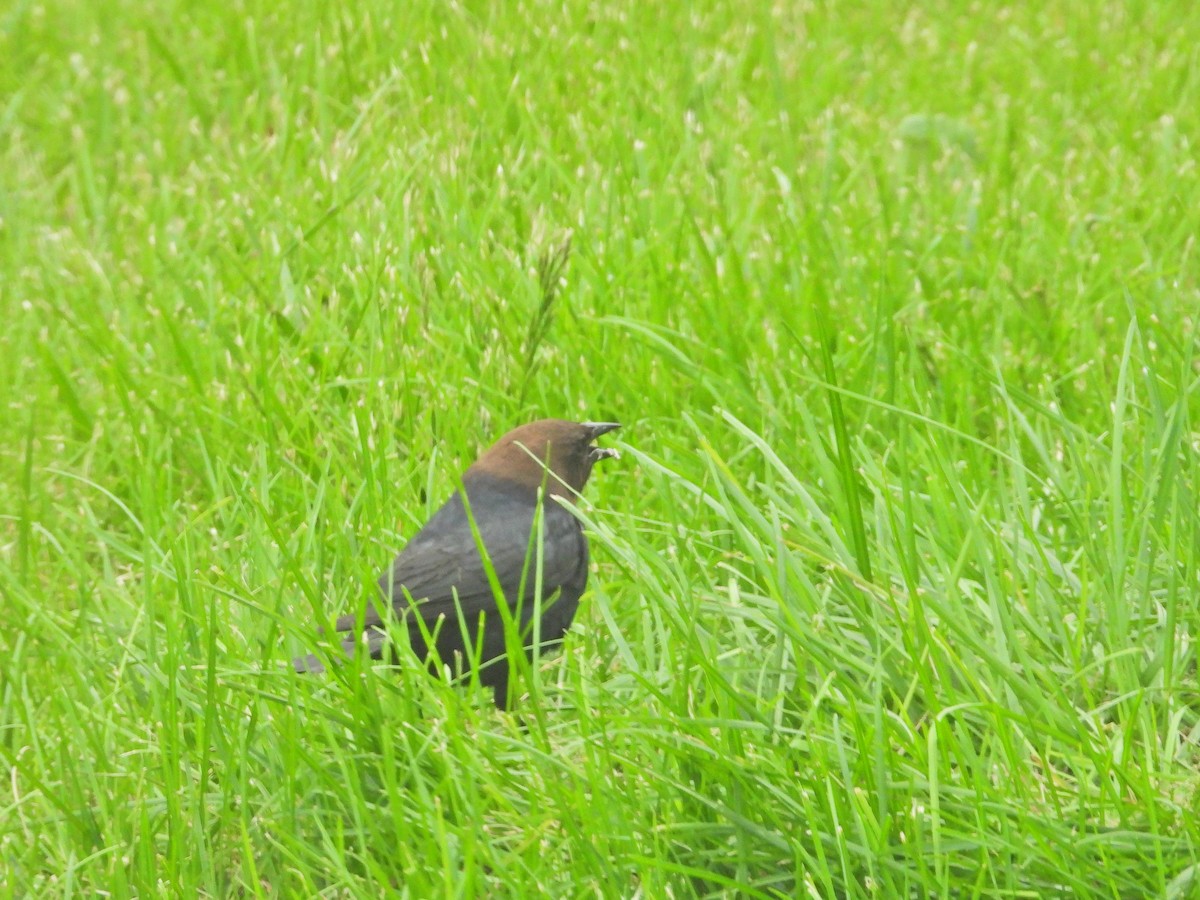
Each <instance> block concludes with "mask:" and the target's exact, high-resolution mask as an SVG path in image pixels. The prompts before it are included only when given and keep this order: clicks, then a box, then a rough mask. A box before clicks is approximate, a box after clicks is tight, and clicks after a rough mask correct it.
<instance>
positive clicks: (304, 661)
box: [292, 653, 325, 675]
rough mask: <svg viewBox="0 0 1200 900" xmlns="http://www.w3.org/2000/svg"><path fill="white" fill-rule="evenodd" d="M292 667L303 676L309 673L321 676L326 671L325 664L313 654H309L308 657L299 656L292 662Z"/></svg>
mask: <svg viewBox="0 0 1200 900" xmlns="http://www.w3.org/2000/svg"><path fill="white" fill-rule="evenodd" d="M292 665H293V666H294V667H295V669H296V671H297V672H298V673H300V674H301V675H303V674H305V673H307V672H311V673H312V674H314V675H320V674H321V673H322V672H324V671H325V664H324V663H323V662H321V660H319V659H317V657H316V656H314V655H313V654H311V653H310V654H308V656H297V657H296V658H295V659H293V660H292Z"/></svg>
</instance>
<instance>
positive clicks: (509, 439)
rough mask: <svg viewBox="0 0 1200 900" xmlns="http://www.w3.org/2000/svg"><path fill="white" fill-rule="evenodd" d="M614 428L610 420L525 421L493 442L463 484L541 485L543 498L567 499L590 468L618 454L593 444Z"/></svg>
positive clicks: (535, 486)
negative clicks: (482, 480)
mask: <svg viewBox="0 0 1200 900" xmlns="http://www.w3.org/2000/svg"><path fill="white" fill-rule="evenodd" d="M620 427H621V426H620V425H618V424H617V423H615V422H567V421H565V420H563V419H541V420H539V421H537V422H530V423H529V424H528V425H522V426H521V427H520V428H514V429H513V430H512V431H510V432H509V433H508V434H506V435H504V437H502V438H500V440H498V441H497V442H496V443H495V444H493V445H492V447H491V448H490V449H489V450H488V451H487V452H486V453H485V454H483V456H481V457H480V458H479V460H478V461H477V462H476V463H475V465H473V466H471V468H470V469H469V470H468V471H467V474H466V476H464V482H469V481H470V480H472V478H473V477H490V478H499V479H503V480H505V481H510V482H515V483H516V484H519V485H521V486H522V487H529V488H531V489H533V490H536V489H537V488H538V487H539V486H541V485H542V484H543V482H544V483H545V484H546V492H547V493H548V494H557V495H559V496H562V497H573V495H575V494H577V493H579V492H580V491H582V490H583V486H584V485H585V484H587V480H588V476H589V475H591V474H592V466H593V465H595V464H596V463H597V462H598V461H599V460H602V459H607V458H608V457H616V456H620V454H619V453H618V452H617V451H616V450H613V449H610V448H607V447H597V446H596V444H595V440H596V438H598V437H600V435H602V434H607V433H608V432H610V431H613V430H614V429H617V428H620ZM547 469H548V470H549V472H547Z"/></svg>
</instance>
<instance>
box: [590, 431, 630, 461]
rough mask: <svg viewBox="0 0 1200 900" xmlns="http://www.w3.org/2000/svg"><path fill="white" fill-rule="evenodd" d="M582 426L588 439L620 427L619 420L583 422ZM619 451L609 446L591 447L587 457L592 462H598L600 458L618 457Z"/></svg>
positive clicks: (593, 438) (592, 439)
mask: <svg viewBox="0 0 1200 900" xmlns="http://www.w3.org/2000/svg"><path fill="white" fill-rule="evenodd" d="M583 427H584V428H586V429H587V430H588V432H589V436H588V440H589V442H590V441H594V440H595V439H596V438H598V437H600V435H602V434H608V433H609V432H610V431H616V430H617V429H618V428H620V427H621V423H620V422H584V423H583ZM620 458H621V452H620V451H619V450H614V449H613V448H611V447H592V448H591V449H590V450H589V451H588V459H590V460H591V461H592V462H599V461H600V460H602V459H620Z"/></svg>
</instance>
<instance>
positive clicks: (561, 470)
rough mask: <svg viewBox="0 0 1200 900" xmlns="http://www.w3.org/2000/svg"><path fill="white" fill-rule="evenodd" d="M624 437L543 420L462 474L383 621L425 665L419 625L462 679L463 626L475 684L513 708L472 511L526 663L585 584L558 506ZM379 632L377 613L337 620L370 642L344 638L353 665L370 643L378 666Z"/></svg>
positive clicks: (316, 666)
mask: <svg viewBox="0 0 1200 900" xmlns="http://www.w3.org/2000/svg"><path fill="white" fill-rule="evenodd" d="M617 427H618V426H617V425H615V424H611V423H577V422H566V421H563V420H560V419H543V420H541V421H538V422H533V423H531V424H529V425H524V426H522V427H520V428H517V429H514V430H513V431H510V432H509V433H508V434H506V435H505V436H504V437H502V438H501V439H500V440H499V441H497V442H496V444H495V445H494V446H492V448H491V449H489V450H488V451H487V452H486V453H485V454H484V455H483V456H481V457H480V458H479V459H478V460H477V461H476V463H475V464H474V465H473V466H471V468H469V469H468V470H467V471H466V473H465V474H464V475H463V479H462V483H463V488H464V489H465V491H466V494H467V504H464V503H463V498H462V494H461V493H460V492H455V494H454V495H453V496H452V497H451V498H450V499H449V500H448V501H447V502H446V503H445V504H444V505H443V506H442V507H441V508H440V509H439V510H438V511H437V512H436V513H435V514H434V515H433V518H431V519H430V520H429V522H428V523H426V525H425V527H424V528H422V529H421V530H420V531H419V532H418V533H417V535H416V536H415V537H414V538H413V539H412V540H411V541H409V543H408V545H407V546H406V547H405V548H404V549H403V550H402V551H401V552H400V554H399V556H397V557H396V559H395V561H394V562H393V563H392V565H391V568H389V569H388V571H386V572H384V574H383V575H382V576H381V577H380V579H379V586H380V589H381V590H382V592H383V596H384V597H385V598H387V600H389V601H390V603H385V604H382V606H383V611H384V612H386V611H388V610H389V609H390V610H391V611H392V612H393V613H394V614H395V615H396V617H397V620H398V621H402V622H405V623H407V631H408V638H409V643H410V645H411V646H412V648H413V650H415V651H416V652H417V654H418V656H419V657H420V658H421V659H427V658H429V652H428V651H429V645H428V642H427V641H426V639H425V637H424V633H423V630H422V627H421V624H419V623H423V624H424V630H425V631H427V632H428V633H429V634H430V636H431V637H433V638H434V640H433V644H434V647H435V648H436V650H437V658H438V659H440V660H441V662H442V664H443V665H449V666H451V667H453V668H455V669H456V670H465V669H466V668H467V667H469V665H470V655H469V654H468V653H467V652H465V648H466V646H467V643H466V640H465V639H464V633H463V632H464V625H465V628H466V632H467V635H466V638H468V639H469V640H470V642H471V644H470V645H471V646H472V647H479V648H480V651H479V654H478V658H479V660H480V663H481V665H480V667H479V669H478V671H477V673H476V674H477V676H478V678H479V681H480V682H481V683H482V684H484V685H487V686H489V687H492V688H494V689H495V699H496V705H497V706H499V707H500V708H501V709H503V708H506V707H507V705H508V699H509V698H508V693H509V692H508V681H509V665H508V661H507V659H506V658H505V632H504V621H503V617H502V614H501V612H500V610H499V608H498V606H497V602H496V596H495V593H494V591H493V588H492V584H491V582H490V581H489V579H488V577H487V573H486V570H485V568H484V565H483V561H482V558H481V556H480V553H479V546H478V543H477V541H476V539H475V536H474V534H473V533H472V529H471V521H470V518H469V517H468V513H467V507H468V506H469V508H470V517H471V518H473V519H474V522H475V527H476V529H477V530H478V532H479V538H480V539H481V540H482V542H483V545H484V546H485V547H486V548H487V554H488V559H489V560H490V561H491V564H492V568H493V571H494V574H495V577H496V581H497V583H498V584H499V586H500V587H501V589H502V592H503V596H504V598H505V602H506V604H507V606H508V608H509V610H510V611H511V613H512V615H513V616H514V617H515V618H516V617H518V616H519V618H518V621H519V622H520V626H521V631H520V633H521V635H522V644H523V645H524V646H525V648H526V653H527V654H531V652H532V647H533V646H534V645H535V644H539V645H540V646H545V645H547V644H552V643H555V642H557V641H560V640H561V639H562V636H563V635H564V634H565V633H566V631H567V628H569V627H570V625H571V620H572V619H573V618H574V617H575V610H576V608H577V607H578V605H579V598H580V596H581V595H582V594H583V591H584V588H585V587H586V586H587V570H588V545H587V538H586V537H585V536H584V533H583V529H582V528H581V527H580V525H579V521H578V520H577V519H576V518H575V517H574V516H573V515H571V513H570V512H568V511H567V510H566V509H564V508H563V507H562V505H561V504H560V502H559V501H558V500H556V499H554V498H555V497H565V498H568V499H573V498H575V496H576V495H577V494H578V493H579V492H580V491H581V490H582V489H583V486H584V485H585V484H586V483H587V480H588V477H589V476H590V475H591V471H592V466H593V464H594V463H596V462H597V461H598V460H601V459H604V458H605V457H608V456H615V455H617V454H616V451H614V450H605V449H602V448H598V447H596V446H595V445H594V444H593V441H594V440H595V439H596V438H597V437H599V436H600V435H602V434H606V433H607V432H609V431H612V430H613V429H614V428H617ZM539 493H541V495H542V497H543V502H542V504H541V510H542V513H541V535H542V543H541V587H542V590H541V592H540V597H541V598H542V599H541V601H540V603H539V602H538V596H539V592H538V591H537V565H538V550H537V546H536V542H535V541H533V540H531V534H532V531H533V525H534V519H535V517H534V513H535V511H536V510H537V508H538V497H539ZM535 609H540V612H541V615H540V617H539V620H538V623H537V627H536V629H534V628H532V627H531V625H532V624H533V616H534V611H535ZM459 610H461V612H462V615H461V619H460V616H459ZM481 622H482V629H481V628H480V624H481ZM382 623H383V618H382V617H381V614H380V610H379V608H378V607H376V606H372V607H370V608H368V609H367V610H366V612H365V614H364V615H363V617H362V621H361V622H360V621H359V617H358V616H357V615H346V616H342V617H341V618H340V619H338V621H337V630H338V631H339V632H355V631H358V629H359V628H360V627H361V628H362V629H364V630H365V632H366V639H365V640H363V639H361V638H353V637H351V638H347V639H346V640H344V641H343V643H342V646H343V649H344V650H345V651H346V653H347V654H348V655H352V654H353V653H354V652H356V648H358V647H359V646H361V645H364V644H365V645H366V646H367V648H369V652H370V654H371V656H372V657H374V658H376V659H378V658H380V657H381V656H382V655H383V653H384V651H385V643H386V634H385V632H384V631H383V629H382V628H381V627H380V626H381V625H382ZM535 630H536V638H535V633H534V632H535ZM295 667H296V670H297V671H298V672H320V671H324V666H323V665H322V664H321V661H320V660H319V659H318V658H317V657H315V656H307V657H301V658H299V659H297V660H296V661H295Z"/></svg>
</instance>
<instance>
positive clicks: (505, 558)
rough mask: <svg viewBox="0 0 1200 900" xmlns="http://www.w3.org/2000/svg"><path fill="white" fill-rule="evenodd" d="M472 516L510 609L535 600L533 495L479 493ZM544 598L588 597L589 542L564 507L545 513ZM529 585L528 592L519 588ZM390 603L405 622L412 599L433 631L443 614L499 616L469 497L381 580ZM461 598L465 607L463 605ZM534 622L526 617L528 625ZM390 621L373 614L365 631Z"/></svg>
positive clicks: (432, 525) (438, 517)
mask: <svg viewBox="0 0 1200 900" xmlns="http://www.w3.org/2000/svg"><path fill="white" fill-rule="evenodd" d="M470 500H471V515H472V516H473V517H474V520H475V524H476V527H477V529H478V531H479V537H480V538H481V539H482V541H483V544H484V546H485V547H486V548H487V554H488V559H489V560H490V561H491V565H492V569H493V572H494V573H495V577H496V581H497V583H498V584H499V585H500V586H501V588H502V590H503V593H504V595H505V599H506V600H507V602H508V604H509V607H510V608H513V607H515V605H516V603H517V602H518V599H520V600H521V601H522V602H524V601H527V600H528V601H529V602H530V603H532V598H533V597H534V594H535V587H536V584H537V561H538V556H537V547H536V546H534V542H533V541H531V531H532V527H531V526H532V524H533V513H534V509H535V507H536V503H534V502H530V499H529V498H528V496H527V495H519V494H514V493H510V492H505V491H489V490H480V491H475V490H473V491H471V493H470ZM541 532H542V545H541V566H542V576H541V585H542V591H541V594H542V596H543V597H547V598H548V597H549V596H550V595H551V594H552V593H553V592H554V591H556V590H558V589H560V588H563V587H571V588H578V591H577V592H576V596H577V595H578V593H579V592H582V590H583V585H584V583H585V582H586V579H587V543H586V540H585V538H584V535H583V531H582V529H581V528H580V525H579V522H578V520H576V519H575V517H574V516H572V515H571V514H570V513H569V512H568V511H567V510H566V509H564V508H563V507H561V506H560V505H559V504H558V503H554V502H551V503H548V504H545V505H544V506H543V507H542V523H541ZM522 582H524V591H520V590H519V588H520V587H521V585H522ZM379 586H380V588H381V589H382V591H383V594H384V597H385V598H389V599H390V600H391V602H392V608H393V609H394V611H395V612H396V614H397V615H398V616H402V615H403V614H404V613H405V612H407V611H408V610H409V609H410V600H409V598H410V597H411V600H412V602H413V603H415V605H416V607H417V608H419V610H420V615H421V618H422V619H423V620H424V621H425V622H426V623H427V625H432V623H433V622H435V621H436V619H437V617H438V616H440V615H443V614H444V615H446V616H447V618H449V619H451V620H453V619H455V618H456V617H457V612H458V610H459V609H461V610H462V613H463V615H464V616H474V615H476V614H478V613H479V612H481V611H488V610H495V609H496V601H495V594H494V593H493V590H492V585H491V582H490V581H489V580H488V576H487V572H486V570H485V569H484V566H483V562H482V560H481V558H480V554H479V547H478V542H477V540H476V538H475V535H474V534H473V533H472V530H471V525H470V520H469V519H468V517H467V513H466V509H465V508H464V506H463V503H462V499H461V497H460V496H459V495H458V494H456V495H455V496H454V497H452V498H451V499H450V500H449V501H448V502H447V503H446V504H445V505H444V506H443V507H442V508H441V509H440V510H438V512H437V513H436V514H435V515H434V517H433V518H432V519H430V520H429V522H428V524H426V526H425V527H424V528H423V529H421V531H420V532H419V533H418V534H417V536H416V537H414V538H413V540H412V541H410V542H409V544H408V546H407V547H405V548H404V550H403V551H402V552H401V553H400V555H399V556H397V557H396V560H395V562H394V563H393V564H392V566H391V567H390V568H389V569H388V571H387V572H385V573H384V574H383V576H382V577H381V578H380V579H379ZM456 597H457V601H456ZM528 615H529V611H523V616H522V618H525V617H527V616H528ZM381 622H382V617H381V616H380V615H379V612H378V611H377V610H376V609H373V608H372V609H368V610H367V611H366V615H365V616H364V618H363V619H362V620H361V624H362V625H363V626H365V627H368V628H370V627H373V626H378V625H379V624H381ZM359 624H360V620H359V618H358V617H357V616H356V615H347V616H343V617H342V618H340V619H339V620H338V623H337V629H338V631H353V630H355V629H356V628H357V627H358V626H359Z"/></svg>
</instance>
